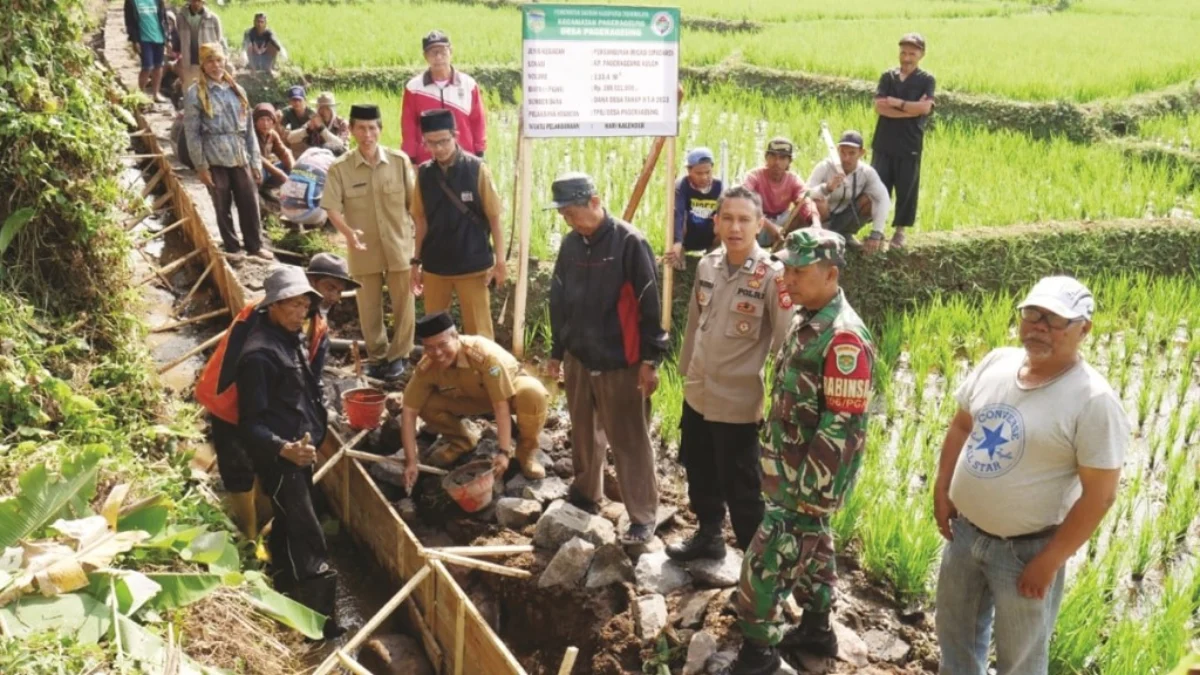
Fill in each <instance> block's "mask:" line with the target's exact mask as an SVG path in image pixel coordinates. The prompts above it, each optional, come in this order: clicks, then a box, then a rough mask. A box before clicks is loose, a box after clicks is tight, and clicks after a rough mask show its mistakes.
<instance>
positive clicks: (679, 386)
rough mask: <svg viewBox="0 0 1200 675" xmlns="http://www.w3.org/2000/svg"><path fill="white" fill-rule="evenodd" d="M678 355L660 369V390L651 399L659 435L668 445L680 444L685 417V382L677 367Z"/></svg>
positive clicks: (668, 360) (665, 362)
mask: <svg viewBox="0 0 1200 675" xmlns="http://www.w3.org/2000/svg"><path fill="white" fill-rule="evenodd" d="M677 358H678V355H676V356H675V358H671V359H667V360H666V361H664V362H663V365H662V367H660V368H659V369H658V390H657V391H655V392H654V396H653V397H652V398H651V399H650V404H651V407H652V409H653V412H654V417H656V418H658V434H659V436H661V437H662V439H663V440H664V441H666V442H667V443H671V444H674V443H678V442H679V420H680V416H681V415H683V380H684V377H683V375H681V374H680V373H679V369H678V368H677V367H676V365H675V364H676V363H677V362H678V361H677Z"/></svg>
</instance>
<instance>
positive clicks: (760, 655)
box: [729, 640, 783, 675]
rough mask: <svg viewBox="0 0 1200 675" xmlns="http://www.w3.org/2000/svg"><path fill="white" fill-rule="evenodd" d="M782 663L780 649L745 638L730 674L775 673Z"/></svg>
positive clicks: (766, 674)
mask: <svg viewBox="0 0 1200 675" xmlns="http://www.w3.org/2000/svg"><path fill="white" fill-rule="evenodd" d="M782 665H783V659H782V658H781V657H780V656H779V650H777V649H775V648H774V647H771V646H768V645H763V644H759V643H757V642H753V641H751V640H744V641H743V642H742V648H741V649H739V650H738V655H737V660H736V661H734V662H733V670H730V671H729V675H775V671H777V670H779V668H780V666H782Z"/></svg>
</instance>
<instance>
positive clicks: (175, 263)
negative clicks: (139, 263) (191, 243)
mask: <svg viewBox="0 0 1200 675" xmlns="http://www.w3.org/2000/svg"><path fill="white" fill-rule="evenodd" d="M200 253H201V249H196V250H194V251H192V252H191V253H188V254H187V255H185V256H183V257H182V258H177V259H176V260H172V261H171V262H170V263H168V264H166V265H163V266H162V267H158V268H155V270H154V272H155V274H161V275H163V276H166V275H168V274H170V273H171V272H174V271H175V270H177V269H179V268H180V267H183V266H184V265H185V264H186V263H187V262H188V261H189V260H191V259H192V258H195V257H196V256H198V255H200ZM152 278H153V277H151V276H149V275H147V276H145V277H143V278H142V280H141V281H139V282H137V284H136V285H138V286H141V285H142V284H144V283H146V282H147V281H150V279H152Z"/></svg>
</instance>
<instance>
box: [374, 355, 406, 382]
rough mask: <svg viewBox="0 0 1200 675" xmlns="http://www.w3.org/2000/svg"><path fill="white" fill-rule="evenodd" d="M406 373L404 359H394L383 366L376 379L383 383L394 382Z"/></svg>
mask: <svg viewBox="0 0 1200 675" xmlns="http://www.w3.org/2000/svg"><path fill="white" fill-rule="evenodd" d="M407 371H408V362H407V361H405V360H404V359H396V360H395V361H392V362H391V363H389V364H387V365H385V366H384V367H383V368H382V369H381V370H380V373H379V377H378V378H377V379H380V380H383V381H384V382H396V381H397V380H400V379H401V378H403V377H404V373H405V372H407Z"/></svg>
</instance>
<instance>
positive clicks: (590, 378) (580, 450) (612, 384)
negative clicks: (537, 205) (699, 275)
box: [550, 173, 667, 544]
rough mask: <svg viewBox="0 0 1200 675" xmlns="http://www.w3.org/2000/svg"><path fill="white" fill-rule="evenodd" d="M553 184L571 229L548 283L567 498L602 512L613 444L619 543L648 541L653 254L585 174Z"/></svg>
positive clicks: (657, 357) (656, 348)
mask: <svg viewBox="0 0 1200 675" xmlns="http://www.w3.org/2000/svg"><path fill="white" fill-rule="evenodd" d="M551 190H552V191H553V194H554V203H553V204H551V205H550V208H554V209H558V212H559V214H561V215H562V217H563V220H565V221H567V224H568V225H570V226H571V230H572V232H571V233H570V234H568V235H567V236H566V238H564V239H563V243H562V248H561V249H559V252H558V260H557V261H556V262H555V264H554V280H553V282H552V284H551V287H550V325H551V331H552V333H553V346H552V348H551V355H550V359H551V360H550V375H551V377H554V378H555V379H558V378H560V377H563V376H564V374H565V378H566V391H567V408H568V411H569V413H570V415H571V456H572V457H571V458H572V461H573V463H574V466H575V482H574V483H573V484H572V486H571V494H570V496H569V498H568V499H569V500H570V502H571V503H572V504H574V505H575V506H578V507H580V508H583V509H585V510H589V511H593V512H594V511H596V510H598V509H597V502H598V501H599V500H600V497H601V495H602V494H603V489H604V462H605V455H606V450H607V446H609V445H611V447H612V451H613V457H614V459H615V462H616V468H617V482H618V483H619V485H620V488H621V498H622V500H623V501H624V503H625V509H626V511H627V512H628V514H629V522H630V526H629V530H628V531H627V532H625V533H624V534H622V537H621V539H622V541H623V542H624V543H626V544H644V543H648V542H649V541H650V540H651V539H652V538H653V537H654V521H655V512H656V510H657V509H658V483H657V480H656V478H655V472H654V449H653V448H652V447H651V445H650V431H649V421H650V405H649V403H650V396H651V395H652V394H653V393H654V390H655V389H656V388H657V387H658V373H657V369H658V364H659V363H660V362H661V361H662V358H663V355H664V354H665V353H666V349H667V334H666V331H664V330H663V329H662V327H661V323H660V318H661V310H660V307H659V299H658V281H657V278H656V277H655V267H654V254H653V252H652V251H651V250H650V244H649V243H647V242H646V238H645V237H644V236H642V233H641V232H639V231H638V230H637V229H636V228H634V227H633V226H632V225H630V224H629V223H626V222H625V221H623V220H620V219H618V218H614V217H613V216H612V215H611V214H609V213H608V210H607V209H605V208H604V206H603V205H602V204H601V201H600V197H599V196H598V195H597V194H596V186H595V183H593V182H592V179H591V177H589V176H588V175H587V174H582V173H568V174H565V175H563V176H561V177H560V178H559V179H558V180H556V181H554V184H553V185H552V186H551ZM605 440H607V444H606V442H605Z"/></svg>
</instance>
